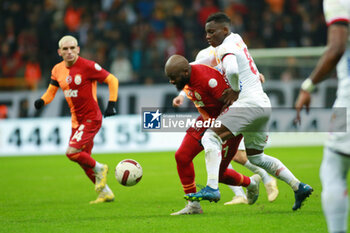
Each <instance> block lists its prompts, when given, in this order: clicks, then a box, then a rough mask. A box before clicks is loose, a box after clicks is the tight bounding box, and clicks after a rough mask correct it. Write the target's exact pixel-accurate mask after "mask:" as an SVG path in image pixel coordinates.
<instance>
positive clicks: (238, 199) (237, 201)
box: [224, 196, 248, 205]
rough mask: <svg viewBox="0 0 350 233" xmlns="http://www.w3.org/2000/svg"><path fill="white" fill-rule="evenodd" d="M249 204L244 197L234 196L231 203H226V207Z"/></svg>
mask: <svg viewBox="0 0 350 233" xmlns="http://www.w3.org/2000/svg"><path fill="white" fill-rule="evenodd" d="M237 204H248V200H247V198H246V197H244V196H234V197H233V198H232V200H231V201H228V202H225V204H224V205H237Z"/></svg>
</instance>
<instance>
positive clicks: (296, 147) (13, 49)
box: [0, 0, 337, 233]
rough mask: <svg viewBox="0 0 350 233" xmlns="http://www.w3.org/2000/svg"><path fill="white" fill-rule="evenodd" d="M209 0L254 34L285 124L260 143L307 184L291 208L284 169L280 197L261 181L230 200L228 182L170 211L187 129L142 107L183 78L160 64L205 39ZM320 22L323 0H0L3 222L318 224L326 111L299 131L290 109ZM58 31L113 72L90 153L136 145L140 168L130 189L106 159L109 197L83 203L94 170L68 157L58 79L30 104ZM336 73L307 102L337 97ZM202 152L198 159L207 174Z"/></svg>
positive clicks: (190, 227)
mask: <svg viewBox="0 0 350 233" xmlns="http://www.w3.org/2000/svg"><path fill="white" fill-rule="evenodd" d="M217 11H224V12H226V13H227V14H228V15H229V16H230V17H231V19H232V22H233V24H232V31H233V32H236V33H239V34H240V35H241V36H242V37H243V39H244V40H245V42H246V43H247V45H248V47H249V48H250V52H251V54H252V56H253V58H254V60H255V62H256V64H257V66H258V68H259V71H260V72H261V73H263V74H264V75H265V78H266V82H265V84H264V89H265V90H266V92H267V93H268V95H269V96H270V99H271V102H272V105H273V107H275V108H279V109H284V110H283V111H284V112H285V113H288V114H287V115H284V116H283V117H277V118H275V119H274V124H273V126H274V127H275V131H280V132H277V133H272V134H271V139H270V142H269V143H270V144H269V146H270V148H268V149H267V150H268V153H271V154H273V155H276V157H278V158H280V159H281V160H282V161H283V162H284V163H285V164H286V165H287V166H289V168H290V169H291V170H292V171H293V172H294V174H295V175H296V176H297V177H299V178H300V179H301V180H305V181H306V182H308V183H309V184H310V185H312V186H313V188H314V189H315V193H314V194H313V196H312V197H311V198H310V199H309V200H308V201H307V203H306V204H305V207H303V209H302V210H301V211H298V212H294V213H292V212H291V206H292V204H293V201H294V197H293V193H292V192H291V190H290V189H289V187H288V186H287V185H286V184H284V183H282V182H279V189H280V197H279V198H278V199H277V200H276V202H274V203H272V204H270V203H268V202H267V200H266V196H265V193H264V192H263V191H262V192H261V197H260V198H259V200H258V202H257V204H255V205H254V206H250V207H247V206H242V205H241V206H234V207H232V208H231V207H227V206H225V207H224V206H223V205H222V203H223V202H224V201H228V200H229V199H230V198H231V197H232V193H231V191H230V190H228V188H227V187H223V186H222V189H221V190H222V194H223V195H222V196H223V201H221V202H219V203H218V204H216V205H211V204H209V203H206V202H205V203H203V207H204V209H205V214H203V215H201V216H187V217H185V218H173V217H170V216H169V214H170V213H171V212H173V211H175V210H178V209H180V208H182V207H183V203H184V201H183V199H182V195H183V191H182V189H181V184H180V182H179V180H178V177H177V173H176V164H175V161H174V157H173V155H174V151H175V150H176V149H177V148H178V146H179V145H180V142H181V139H182V136H183V134H182V133H166V134H164V133H145V132H142V131H141V128H142V121H141V116H142V107H156V108H158V107H159V108H167V109H171V101H172V99H173V97H175V96H176V95H177V91H176V89H175V88H174V87H173V86H172V85H169V84H168V81H167V79H166V77H165V76H164V72H163V66H164V63H165V61H166V59H167V58H168V57H169V56H170V55H172V54H175V53H176V54H181V55H184V56H185V57H186V58H188V59H189V60H190V61H191V60H193V59H194V58H195V55H196V54H197V53H198V51H200V50H201V49H203V48H205V47H207V46H208V45H207V42H206V41H205V34H204V24H205V20H206V18H207V16H208V15H210V14H211V13H214V12H217ZM326 30H327V28H326V25H325V22H324V17H323V13H322V0H289V1H287V0H248V1H244V0H178V1H175V0H31V1H26V0H0V46H1V47H0V177H1V179H0V187H2V188H0V190H1V191H0V232H20V233H23V232H36V233H37V232H84V233H85V232H157V233H158V232H167V233H168V232H227V231H228V230H230V229H235V231H240V232H325V229H326V224H325V220H324V218H323V214H322V209H321V205H320V192H321V184H320V181H319V178H318V172H319V171H318V169H319V165H320V163H321V157H322V147H321V146H322V144H323V142H324V139H325V133H319V132H317V131H318V127H319V126H320V125H322V123H321V121H320V120H321V119H319V116H318V114H312V113H311V114H310V116H309V118H307V117H306V116H304V117H305V118H303V119H304V121H306V122H307V124H308V125H309V126H310V127H309V129H310V132H308V130H307V129H304V130H302V131H304V132H303V133H300V132H293V131H298V129H295V128H293V127H292V125H291V123H292V121H293V117H294V111H293V109H292V107H293V104H294V101H295V99H296V96H297V94H298V91H299V87H300V84H301V82H302V80H304V79H305V78H306V77H307V76H308V75H309V74H310V72H311V71H312V69H313V67H314V66H315V64H316V62H317V60H318V58H319V57H320V55H321V54H322V51H323V50H324V45H325V44H326V39H327V38H326ZM66 34H71V35H74V36H76V37H77V38H78V40H79V44H80V47H81V56H83V57H85V58H88V59H91V60H94V61H96V62H98V63H99V64H100V65H101V66H102V67H104V68H105V69H107V70H108V71H110V72H111V73H113V74H114V75H115V76H116V77H118V78H119V81H120V88H119V99H118V103H117V104H118V107H117V110H118V116H116V117H112V118H107V119H104V121H103V126H102V128H101V130H100V132H99V134H98V135H97V136H96V138H95V146H94V150H93V156H97V158H98V160H101V161H103V162H105V163H107V164H109V165H110V167H113V166H115V165H116V164H117V163H118V162H119V161H120V160H122V159H125V158H134V159H136V160H137V161H139V162H140V163H141V165H142V166H143V168H144V178H143V180H142V181H141V182H140V184H138V185H136V186H135V187H134V188H131V189H128V190H126V189H125V188H123V187H121V186H120V185H119V184H117V182H116V181H115V180H114V182H113V181H112V179H113V176H114V174H113V172H110V173H109V180H110V186H111V188H112V189H113V190H114V191H115V192H116V194H117V198H116V201H115V202H114V203H110V205H109V204H106V205H98V206H91V205H88V202H89V201H90V200H93V199H94V198H95V193H94V192H93V191H92V186H91V183H90V182H89V181H88V180H87V179H86V177H85V176H84V175H83V174H82V172H81V170H80V169H78V168H77V166H76V164H73V163H71V162H69V161H68V160H67V159H66V158H65V157H64V152H65V149H66V147H67V142H68V136H69V135H70V130H71V128H70V125H71V122H70V113H69V109H68V106H67V104H66V101H65V99H64V96H63V94H62V92H61V91H59V92H58V93H57V95H56V98H55V100H54V101H53V102H52V103H51V104H50V105H48V106H46V107H45V108H44V109H42V110H41V111H36V110H35V109H34V106H33V103H34V101H35V100H36V99H37V98H39V97H40V96H41V95H42V94H43V93H44V91H45V90H46V88H47V86H48V83H49V80H50V71H51V69H52V67H53V65H54V64H56V63H57V62H60V61H61V59H60V57H59V56H58V55H57V42H58V40H59V38H61V37H62V36H64V35H66ZM331 76H332V78H330V79H329V80H327V81H326V82H324V83H322V85H319V86H318V88H317V90H316V91H315V93H314V95H315V96H314V98H313V102H312V106H313V107H319V108H321V109H326V108H330V107H331V106H332V104H333V101H334V99H335V94H336V84H337V83H336V79H335V77H336V76H335V73H334V72H333V73H332V74H331ZM97 95H98V102H99V104H100V107H101V110H102V111H104V108H105V107H106V103H107V101H108V88H107V86H103V85H99V88H98V93H97ZM188 107H189V108H193V106H192V105H191V103H189V102H186V103H185V106H184V108H180V109H178V110H171V111H178V112H182V111H186V110H185V109H188ZM282 125H285V126H284V128H283V127H282ZM278 127H282V128H278ZM316 132H317V133H316ZM312 146H314V147H312ZM279 147H285V148H279ZM155 151H160V152H157V153H156V152H155ZM164 151H168V152H164ZM136 152H138V153H136ZM18 155H19V156H23V155H26V156H27V155H29V156H27V157H19V156H18ZM36 155H43V156H41V157H39V156H36ZM46 155H59V156H46ZM203 157H204V156H203V154H201V155H199V156H198V158H196V161H195V166H196V175H197V177H196V181H197V182H198V183H202V184H203V183H205V178H206V175H205V174H206V173H205V165H204V158H203ZM236 167H237V168H236ZM235 168H236V169H238V170H239V171H241V172H247V170H243V169H244V168H242V167H239V166H237V165H236V166H235ZM164 181H166V182H164ZM87 190H88V191H87ZM154 190H157V192H154ZM111 206H112V208H111ZM53 210H54V211H53ZM135 220H136V221H135Z"/></svg>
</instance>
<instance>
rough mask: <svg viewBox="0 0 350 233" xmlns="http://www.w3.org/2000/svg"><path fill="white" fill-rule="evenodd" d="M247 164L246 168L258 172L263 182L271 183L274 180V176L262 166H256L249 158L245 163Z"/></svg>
mask: <svg viewBox="0 0 350 233" xmlns="http://www.w3.org/2000/svg"><path fill="white" fill-rule="evenodd" d="M243 166H245V167H246V168H248V169H249V170H250V171H252V172H253V173H255V174H258V175H259V176H260V177H261V179H262V182H263V183H264V184H267V183H269V182H270V181H272V178H271V176H269V174H268V173H267V172H266V171H265V170H264V169H262V168H260V167H258V166H255V165H254V164H252V163H251V162H249V160H247V162H246V163H245V164H244V165H243Z"/></svg>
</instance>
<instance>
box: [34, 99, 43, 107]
mask: <svg viewBox="0 0 350 233" xmlns="http://www.w3.org/2000/svg"><path fill="white" fill-rule="evenodd" d="M44 104H45V102H44V100H43V99H37V100H35V102H34V106H35V108H36V109H40V108H42V107H43V106H44Z"/></svg>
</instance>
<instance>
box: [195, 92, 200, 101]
mask: <svg viewBox="0 0 350 233" xmlns="http://www.w3.org/2000/svg"><path fill="white" fill-rule="evenodd" d="M194 96H195V97H196V99H197V100H201V99H202V96H201V95H200V94H199V93H198V92H196V91H195V92H194Z"/></svg>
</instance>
